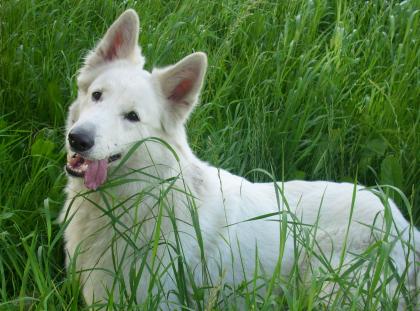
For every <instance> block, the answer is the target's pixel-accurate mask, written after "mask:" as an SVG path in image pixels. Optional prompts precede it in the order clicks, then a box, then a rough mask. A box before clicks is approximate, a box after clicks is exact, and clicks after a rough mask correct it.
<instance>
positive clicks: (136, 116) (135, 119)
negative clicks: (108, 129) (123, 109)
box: [124, 111, 140, 122]
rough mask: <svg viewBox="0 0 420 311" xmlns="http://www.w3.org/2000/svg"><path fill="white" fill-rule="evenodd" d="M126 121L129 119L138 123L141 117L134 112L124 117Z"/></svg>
mask: <svg viewBox="0 0 420 311" xmlns="http://www.w3.org/2000/svg"><path fill="white" fill-rule="evenodd" d="M124 119H127V120H128V121H131V122H138V121H140V119H139V116H138V115H137V113H135V112H134V111H130V112H128V113H126V114H125V115H124Z"/></svg>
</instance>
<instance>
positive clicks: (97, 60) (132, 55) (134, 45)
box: [78, 9, 144, 88]
mask: <svg viewBox="0 0 420 311" xmlns="http://www.w3.org/2000/svg"><path fill="white" fill-rule="evenodd" d="M139 27H140V23H139V17H138V15H137V13H136V11H134V10H132V9H129V10H126V11H125V12H124V13H122V14H121V15H120V17H118V19H117V20H116V21H115V22H114V23H113V24H112V25H111V27H110V28H109V29H108V31H107V32H106V33H105V36H104V37H103V38H102V40H101V41H100V42H99V44H98V45H97V46H96V48H95V49H94V50H92V51H91V52H90V53H89V54H88V55H87V57H86V60H85V64H84V66H83V67H82V69H81V70H80V75H79V79H78V82H79V87H82V88H84V87H85V88H87V87H88V86H89V84H90V83H89V80H91V79H89V77H86V75H88V74H87V73H88V72H92V71H94V70H95V69H96V68H99V67H101V66H103V65H105V64H107V63H110V62H112V61H115V60H119V59H126V60H129V61H131V62H133V63H135V64H139V65H140V66H143V65H144V57H143V56H142V54H141V50H140V47H139V45H138V37H139ZM86 83H88V85H85V84H86Z"/></svg>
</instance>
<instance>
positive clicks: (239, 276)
mask: <svg viewBox="0 0 420 311" xmlns="http://www.w3.org/2000/svg"><path fill="white" fill-rule="evenodd" d="M138 34H139V20H138V16H137V14H136V12H135V11H133V10H127V11H126V12H124V13H123V14H122V15H121V16H120V17H119V18H118V19H117V20H116V21H115V22H114V24H113V25H112V26H111V27H110V28H109V30H108V31H107V33H106V34H105V36H104V38H103V39H102V40H101V41H100V42H99V44H98V45H97V47H96V48H95V49H94V50H93V51H92V52H90V53H89V55H88V56H87V58H86V61H85V64H84V66H83V67H82V69H81V70H80V72H79V75H78V80H77V81H78V87H79V92H78V96H77V99H76V100H75V102H74V103H73V104H72V105H71V107H70V110H69V115H68V120H67V132H66V135H67V136H66V146H67V150H68V162H67V165H66V170H67V172H68V175H69V177H68V184H67V187H66V193H67V201H66V204H65V206H64V209H63V211H62V214H61V219H62V220H63V221H65V223H66V226H67V227H66V229H65V249H66V253H67V254H68V261H67V265H71V266H72V267H75V269H76V270H77V271H78V272H80V278H81V283H82V286H83V294H84V298H85V300H86V302H87V303H89V304H91V303H94V302H105V303H106V302H107V301H108V300H109V299H111V298H110V297H112V300H113V301H117V302H118V301H121V300H122V299H123V298H124V297H122V295H126V296H125V298H124V299H126V298H127V297H130V296H131V297H135V299H137V301H142V300H143V299H145V297H147V296H148V295H149V294H150V293H152V294H153V293H164V294H166V295H165V296H164V297H163V298H162V300H161V302H160V307H161V308H169V309H171V308H174V307H175V306H174V305H169V304H168V303H169V302H171V303H175V302H176V301H177V299H175V297H176V292H177V285H176V283H177V280H176V278H175V274H174V272H173V270H174V269H173V268H172V267H168V265H169V264H171V263H173V262H174V261H177V260H178V259H179V258H177V256H178V257H179V253H176V252H175V253H174V252H172V254H171V251H172V250H173V249H175V248H178V249H182V256H183V264H185V265H186V266H188V267H190V270H189V271H190V272H192V273H191V275H193V280H191V282H196V284H198V286H205V285H206V282H207V285H208V284H210V281H208V280H207V279H206V278H205V277H203V273H199V271H198V270H199V269H197V267H198V266H200V267H201V265H202V264H203V261H204V260H205V261H206V269H207V274H208V277H209V279H211V282H212V283H211V284H213V285H214V284H221V283H234V284H239V283H240V282H242V281H243V280H245V279H246V278H247V279H249V278H252V277H253V275H254V273H255V271H256V262H258V265H259V266H260V267H262V269H263V270H262V269H260V268H259V269H258V271H260V273H261V271H264V273H265V275H266V276H268V277H269V276H270V275H271V274H273V273H274V272H275V271H276V267H277V269H278V268H279V269H280V276H281V277H284V278H287V277H288V276H289V275H290V273H291V270H292V269H293V267H294V266H295V265H297V267H298V269H299V271H300V273H301V274H302V275H303V276H304V277H305V278H306V279H307V280H310V278H311V277H315V275H316V273H317V268H319V267H321V263H320V259H319V258H320V255H321V254H323V256H324V257H325V258H328V259H329V261H330V263H331V267H332V268H333V269H339V268H342V267H344V266H345V265H346V264H347V263H349V262H350V261H351V260H354V259H355V258H356V257H357V254H361V253H362V252H363V251H364V250H366V248H368V247H369V246H370V245H371V244H372V243H373V242H374V241H376V239H378V238H382V237H383V236H385V235H387V239H388V241H390V245H391V249H390V252H389V258H390V260H391V261H392V262H393V264H394V266H395V269H396V271H397V272H398V273H399V274H400V275H403V276H405V277H406V280H407V281H406V283H405V284H406V286H407V287H410V286H411V287H412V286H413V285H414V284H415V283H416V281H415V279H416V269H415V264H414V262H415V260H416V258H415V251H414V250H413V249H420V246H419V242H420V234H419V232H418V231H417V230H416V229H415V228H412V227H410V225H409V223H408V222H407V221H406V220H405V219H404V218H403V216H402V214H401V213H400V211H399V210H398V209H397V207H396V206H395V204H394V203H393V202H392V201H390V200H383V201H384V203H382V202H381V199H379V198H378V197H377V196H376V195H375V194H373V193H372V192H371V191H369V190H366V189H365V188H364V187H362V186H355V185H353V184H349V183H333V182H326V181H317V182H305V181H289V182H284V183H251V182H249V181H247V180H246V179H244V178H242V177H239V176H235V175H233V174H231V173H229V172H227V171H224V170H222V169H218V168H215V167H212V166H210V165H208V164H207V163H204V162H202V161H200V160H199V159H198V158H197V157H196V156H195V155H194V154H193V152H192V151H191V149H190V147H189V145H188V142H187V138H186V134H185V129H184V123H185V121H186V120H187V118H188V115H189V114H190V113H191V111H192V110H193V108H194V106H195V105H196V103H197V101H198V97H199V94H200V90H201V87H202V85H203V80H204V76H205V72H206V69H207V57H206V54H204V53H193V54H191V55H189V56H187V57H185V58H184V59H182V60H181V61H179V62H178V63H176V64H175V65H172V66H169V67H166V68H162V69H154V70H152V71H151V72H148V71H146V70H145V69H143V65H144V62H145V60H144V57H143V56H142V54H141V50H140V47H139V46H138V42H137V40H138ZM148 138H153V139H151V140H147V139H148ZM144 140H146V141H144ZM139 141H141V143H138V142H139ZM163 142H166V143H163ZM133 146H134V147H133ZM110 173H111V174H110ZM108 175H110V176H112V178H111V180H108V183H106V184H104V183H105V182H106V181H107V176H108ZM118 176H119V177H118ZM114 177H115V178H114ZM117 177H118V178H117ZM98 188H99V190H100V191H99V190H98V191H97V189H98ZM140 194H141V195H140ZM384 205H385V207H384ZM387 213H388V216H389V217H384V214H385V215H387ZM261 215H263V216H262V217H258V216H261ZM253 218H254V219H253ZM389 219H391V220H392V223H391V224H389V223H387V221H386V220H389ZM174 220H175V221H174ZM247 220H248V221H247ZM249 220H251V221H249ZM268 220H270V221H268ZM388 222H389V221H388ZM299 223H300V224H299ZM285 226H286V227H287V228H286V227H285ZM293 226H295V229H296V228H298V229H296V230H292V229H291V228H292V227H293ZM198 227H199V232H197V228H198ZM286 229H287V231H285V230H286ZM296 231H299V232H300V233H302V232H306V234H307V239H311V238H312V239H313V241H314V243H313V244H312V245H313V248H312V250H311V251H310V252H309V251H307V249H306V248H305V247H303V246H299V243H300V242H299V241H297V240H298V238H297V234H299V233H296ZM156 232H157V233H156ZM414 241H415V242H414ZM394 242H395V243H394ZM174 245H176V246H174ZM296 245H298V246H296ZM414 246H416V247H414ZM296 247H297V248H300V249H301V251H300V252H296ZM146 249H147V250H148V251H146ZM279 254H280V257H281V258H282V259H281V260H280V261H279V260H278V259H279ZM296 254H299V256H296ZM314 254H317V255H316V256H315V255H314ZM344 254H345V256H342V255H344ZM256 256H258V260H256ZM296 257H297V258H296ZM143 263H144V264H145V265H146V266H147V268H144V265H143V266H142V264H143ZM158 266H159V267H160V268H156V267H158ZM165 269H167V270H166V271H165ZM140 270H141V273H138V271H140ZM136 271H137V274H136ZM133 275H134V276H133ZM156 279H158V283H159V285H156V286H155V287H153V288H152V289H150V284H151V282H157V281H156ZM133 282H135V283H136V284H134V285H133ZM121 284H124V286H125V289H122V288H121V286H122V285H121ZM156 284H157V283H156ZM395 287H396V283H393V282H391V283H390V284H389V291H390V293H392V291H393V290H395ZM187 288H191V287H188V285H187ZM325 288H326V290H327V291H330V292H333V291H334V289H333V286H332V285H328V284H327V285H326V286H325ZM172 294H173V295H172Z"/></svg>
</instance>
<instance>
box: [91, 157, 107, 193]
mask: <svg viewBox="0 0 420 311" xmlns="http://www.w3.org/2000/svg"><path fill="white" fill-rule="evenodd" d="M107 172H108V159H104V160H99V161H97V160H95V161H92V162H90V163H89V165H88V168H87V170H86V172H85V186H86V187H87V188H89V189H92V190H96V189H97V188H98V187H99V186H100V185H102V184H103V183H104V182H105V180H106V174H107Z"/></svg>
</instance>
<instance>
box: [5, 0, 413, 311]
mask: <svg viewBox="0 0 420 311" xmlns="http://www.w3.org/2000/svg"><path fill="white" fill-rule="evenodd" d="M129 7H131V8H134V9H136V11H137V12H138V13H139V15H140V23H141V25H142V31H141V34H140V42H141V45H142V48H143V54H144V55H145V56H146V59H147V63H146V67H147V68H148V69H150V68H152V67H153V66H163V65H167V64H170V63H173V62H176V61H177V60H179V59H181V58H182V57H183V56H185V55H187V54H189V53H191V52H193V51H204V52H206V53H207V54H208V56H209V70H208V74H207V79H206V84H205V87H204V91H203V94H202V97H201V105H200V106H199V107H198V108H197V109H196V111H195V112H194V114H193V115H192V118H191V119H190V121H189V123H188V135H189V141H190V144H191V146H192V148H193V149H194V151H195V152H196V154H197V155H198V156H199V157H200V158H201V159H203V160H206V161H208V162H210V163H212V164H213V165H215V166H220V167H223V168H224V169H227V170H229V171H231V172H233V173H235V174H240V175H246V176H247V178H249V179H251V180H253V181H263V180H268V177H267V176H266V175H264V174H259V173H258V172H256V171H253V172H251V170H252V169H254V168H261V169H264V170H266V171H268V172H272V173H273V174H274V175H275V176H276V178H277V179H278V180H282V179H284V180H290V179H305V180H317V179H324V180H333V181H354V180H355V179H357V181H358V182H359V183H361V184H365V185H369V186H375V185H377V184H380V185H392V186H395V187H398V188H399V189H401V191H402V192H401V193H398V192H395V191H394V192H392V193H389V195H391V196H393V197H394V199H395V201H396V202H397V203H398V205H399V206H400V207H401V209H402V210H403V212H404V214H405V215H406V216H407V217H408V216H410V218H412V222H413V223H414V224H415V225H417V226H419V225H420V206H419V204H420V192H419V189H418V186H419V181H420V166H419V163H418V160H419V150H420V135H419V120H420V71H419V68H420V66H419V65H420V25H419V24H420V23H419V20H420V11H419V10H420V5H419V3H418V2H416V1H403V2H400V1H379V0H378V1H344V0H337V1H327V0H325V1H321V0H313V1H312V0H310V1H303V0H302V1H298V0H296V1H190V0H186V1H141V2H140V1H86V0H80V1H72V0H64V1H57V0H46V1H42V0H40V1H29V0H21V1H11V0H5V1H1V2H0V29H1V32H0V43H1V45H0V310H79V309H82V308H83V303H82V302H81V298H80V297H81V296H80V292H79V288H78V283H77V281H76V280H75V278H74V277H67V274H66V273H65V271H64V268H63V259H64V254H63V251H62V228H61V227H60V226H58V225H56V224H55V223H54V220H55V219H56V217H57V215H58V212H59V210H60V208H61V206H62V204H63V200H64V196H63V187H64V185H65V180H66V177H65V174H64V171H63V166H64V163H65V153H64V149H63V142H64V137H63V127H64V120H65V115H66V110H67V107H68V106H69V104H70V103H71V101H72V100H73V99H74V98H75V97H76V91H77V90H76V83H75V74H76V71H77V69H78V68H79V67H80V65H81V62H82V59H83V58H82V57H83V56H84V55H85V53H86V52H87V51H88V49H90V48H92V47H93V46H94V44H95V42H96V41H97V40H98V39H99V38H101V36H102V34H103V33H104V32H105V30H106V29H107V27H108V26H109V25H110V24H111V23H112V21H113V20H114V19H115V18H116V17H117V16H118V15H119V14H120V13H121V12H122V11H123V10H124V9H126V8H129ZM382 256H384V253H381V252H380V251H379V252H378V254H377V257H378V262H380V261H381V258H382ZM340 281H341V283H342V284H343V285H342V286H344V287H346V286H347V287H348V286H350V285H349V284H348V283H349V282H350V281H349V280H346V279H345V278H344V277H343V279H341V280H338V281H337V282H340ZM358 281H360V282H368V280H366V279H363V278H361V279H360V280H356V281H355V280H351V282H352V283H356V284H353V285H352V286H354V287H356V288H359V287H358V285H359V284H358V283H357V282H358ZM301 285H302V284H300V283H299V280H298V279H294V280H292V281H289V283H287V284H286V285H284V286H283V289H284V295H280V296H275V295H274V294H273V295H272V296H269V297H265V298H264V299H262V300H261V299H257V298H256V297H255V296H253V294H252V293H248V294H249V295H248V296H246V295H245V296H246V297H247V299H246V306H247V307H248V308H250V309H251V308H253V309H263V310H271V309H274V310H277V309H280V308H284V309H290V310H308V309H315V310H323V309H325V308H327V309H330V310H333V309H337V310H339V309H341V308H344V307H343V305H344V304H343V300H337V301H334V300H331V301H330V302H329V303H326V300H323V301H321V300H320V298H318V296H317V295H315V294H313V293H317V291H318V289H319V287H320V286H321V285H319V284H318V283H316V282H315V283H313V284H312V285H311V286H312V287H311V288H310V289H308V290H307V291H305V290H298V289H301ZM372 286H373V285H372ZM374 286H376V287H375V288H374V289H372V290H368V291H367V292H364V291H363V290H362V289H360V291H359V292H358V295H359V296H358V299H359V300H357V299H356V298H355V297H350V298H349V297H348V298H349V299H348V303H347V304H345V308H346V309H349V310H360V309H361V308H365V309H366V310H376V309H379V308H383V309H390V310H392V309H393V308H394V307H395V301H394V300H392V297H388V298H387V297H386V295H385V293H384V291H382V290H381V284H380V282H379V283H377V284H374ZM238 291H239V290H238ZM233 292H234V293H235V291H233ZM347 294H348V293H347ZM348 295H349V294H348ZM401 295H408V294H407V293H405V292H404V291H403V290H402V292H401ZM350 296H351V295H350ZM221 297H222V298H220V297H219V298H220V301H222V302H223V295H221ZM407 297H408V296H407ZM407 299H408V301H410V298H409V297H408V298H407ZM393 303H394V304H393ZM143 307H144V306H143ZM212 307H214V308H216V309H232V308H234V306H232V305H230V306H229V305H225V304H224V303H219V304H214V305H213V306H212ZM202 308H203V309H206V306H202Z"/></svg>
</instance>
